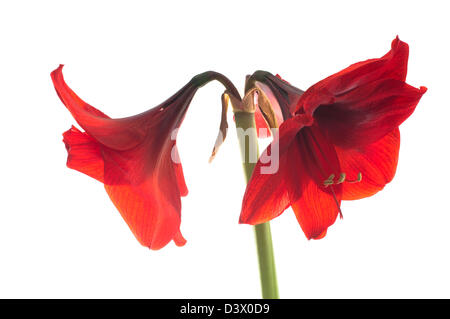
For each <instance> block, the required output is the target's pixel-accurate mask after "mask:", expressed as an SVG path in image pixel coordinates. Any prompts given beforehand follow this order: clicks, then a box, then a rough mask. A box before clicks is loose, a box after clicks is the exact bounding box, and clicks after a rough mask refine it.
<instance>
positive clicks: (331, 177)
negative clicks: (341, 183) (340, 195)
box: [323, 174, 334, 187]
mask: <svg viewBox="0 0 450 319" xmlns="http://www.w3.org/2000/svg"><path fill="white" fill-rule="evenodd" d="M333 179H334V174H331V175H330V176H328V178H327V179H326V180H324V181H323V185H324V186H325V187H328V186H330V185H333V184H334V181H333Z"/></svg>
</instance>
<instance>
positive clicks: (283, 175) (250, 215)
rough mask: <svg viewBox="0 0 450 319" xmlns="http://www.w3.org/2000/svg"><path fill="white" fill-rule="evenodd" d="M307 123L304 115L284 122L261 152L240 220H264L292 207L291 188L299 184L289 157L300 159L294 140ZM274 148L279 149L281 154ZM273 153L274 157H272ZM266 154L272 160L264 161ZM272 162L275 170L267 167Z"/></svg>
mask: <svg viewBox="0 0 450 319" xmlns="http://www.w3.org/2000/svg"><path fill="white" fill-rule="evenodd" d="M308 121H310V120H308ZM305 124H306V123H305V122H303V118H300V117H295V118H292V119H290V120H288V121H286V122H284V123H283V125H281V127H280V129H279V131H278V135H277V136H275V138H274V140H273V141H272V143H271V144H270V145H269V146H268V147H267V148H266V150H265V151H264V152H263V153H262V154H261V156H260V158H259V160H258V162H257V163H256V166H255V168H254V170H253V174H252V177H251V178H250V181H249V182H248V184H247V188H246V191H245V194H244V199H243V202H242V210H241V215H240V218H239V222H240V223H245V224H251V225H256V224H261V223H264V222H267V221H269V220H271V219H273V218H275V217H277V216H278V215H280V214H281V213H282V212H283V211H284V210H285V209H286V208H287V207H289V205H290V199H289V193H288V189H291V190H292V191H294V189H296V186H297V183H296V176H295V172H296V171H292V170H291V168H290V166H289V164H290V160H292V161H298V160H300V159H299V158H298V157H297V154H298V152H297V150H296V148H295V147H291V144H292V143H293V141H295V136H296V134H297V132H298V131H299V130H300V129H301V128H302V127H303V126H304V125H305ZM308 124H309V123H308ZM280 146H281V147H280ZM273 150H274V151H273ZM275 150H278V154H279V155H278V156H277V155H276V151H275ZM272 154H273V158H271V155H272ZM292 157H293V158H292ZM265 158H271V161H270V163H263V161H264V159H265ZM270 165H274V166H273V169H274V171H272V172H270V171H269V172H268V171H267V170H268V169H269V166H270ZM297 190H298V189H297ZM298 196H300V194H298Z"/></svg>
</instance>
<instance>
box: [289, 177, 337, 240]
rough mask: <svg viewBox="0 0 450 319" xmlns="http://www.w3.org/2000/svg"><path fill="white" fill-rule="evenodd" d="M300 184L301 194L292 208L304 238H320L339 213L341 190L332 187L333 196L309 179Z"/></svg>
mask: <svg viewBox="0 0 450 319" xmlns="http://www.w3.org/2000/svg"><path fill="white" fill-rule="evenodd" d="M302 184H303V194H302V196H301V197H300V198H299V199H298V200H297V201H296V202H294V203H293V204H292V209H293V210H294V213H295V216H296V217H297V221H298V223H299V224H300V227H301V228H302V230H303V232H304V233H305V235H306V238H308V239H321V238H323V237H325V235H326V232H327V229H328V227H329V226H331V225H333V224H334V222H335V221H336V217H337V216H338V214H339V208H338V205H340V202H341V192H340V191H338V189H339V187H334V190H335V196H333V194H332V193H331V192H329V191H326V190H324V189H323V188H322V187H318V185H317V184H316V183H315V182H314V181H313V180H311V179H310V180H307V179H305V180H304V181H302ZM329 187H333V186H329ZM330 189H331V188H330Z"/></svg>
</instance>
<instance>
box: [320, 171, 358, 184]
mask: <svg viewBox="0 0 450 319" xmlns="http://www.w3.org/2000/svg"><path fill="white" fill-rule="evenodd" d="M334 177H335V176H334V174H331V175H330V176H329V177H328V178H327V179H326V180H324V181H323V185H324V186H325V187H328V186H330V185H338V184H341V183H343V182H347V183H352V184H353V183H359V182H361V181H362V173H361V172H359V173H358V176H357V178H356V179H355V180H353V181H349V180H346V178H347V174H345V173H341V174H340V175H339V179H338V181H337V182H334Z"/></svg>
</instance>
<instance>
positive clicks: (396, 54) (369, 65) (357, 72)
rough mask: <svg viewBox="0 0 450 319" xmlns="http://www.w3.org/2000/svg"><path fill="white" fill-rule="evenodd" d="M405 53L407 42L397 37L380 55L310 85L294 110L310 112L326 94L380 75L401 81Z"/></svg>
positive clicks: (341, 91) (325, 100) (338, 92)
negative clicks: (386, 51)
mask: <svg viewBox="0 0 450 319" xmlns="http://www.w3.org/2000/svg"><path fill="white" fill-rule="evenodd" d="M408 55H409V47H408V44H406V43H405V42H403V41H400V39H398V37H397V38H396V39H394V40H393V41H392V44H391V50H390V51H389V52H388V53H386V54H385V55H384V56H383V57H381V58H378V59H370V60H366V61H363V62H358V63H355V64H352V65H350V66H349V67H347V68H345V69H343V70H341V71H339V72H337V73H335V74H333V75H331V76H329V77H327V78H325V79H323V80H321V81H319V82H317V83H316V84H314V85H313V86H311V87H310V88H309V89H308V90H306V92H305V93H304V94H303V95H302V97H301V98H300V100H299V101H298V104H297V108H296V111H300V110H302V111H303V112H306V113H308V114H312V113H314V111H315V110H316V109H317V108H318V107H319V106H320V105H322V104H329V103H330V98H332V97H335V96H338V95H341V94H344V93H347V92H350V91H351V90H353V89H354V88H357V87H359V86H363V85H366V84H368V83H370V82H373V81H377V80H380V79H384V80H388V79H393V80H398V81H405V78H406V73H407V65H408Z"/></svg>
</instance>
